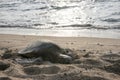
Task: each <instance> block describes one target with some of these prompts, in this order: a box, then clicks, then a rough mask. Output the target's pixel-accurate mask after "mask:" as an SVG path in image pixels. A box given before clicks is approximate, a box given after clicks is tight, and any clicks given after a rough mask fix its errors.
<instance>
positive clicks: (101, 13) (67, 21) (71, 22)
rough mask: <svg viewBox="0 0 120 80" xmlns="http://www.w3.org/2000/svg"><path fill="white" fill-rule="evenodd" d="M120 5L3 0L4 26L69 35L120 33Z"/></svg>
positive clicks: (90, 0) (0, 17)
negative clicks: (100, 32) (60, 32)
mask: <svg viewBox="0 0 120 80" xmlns="http://www.w3.org/2000/svg"><path fill="white" fill-rule="evenodd" d="M119 4H120V0H0V28H1V27H2V28H6V27H10V28H16V27H18V28H24V29H28V28H30V29H39V30H41V29H52V30H69V34H71V33H70V32H71V31H70V30H76V32H77V30H82V29H83V31H84V29H86V30H88V32H89V31H91V32H92V31H94V32H95V30H96V29H97V30H110V32H114V31H115V30H118V31H117V33H118V34H117V35H119V29H120V5H119ZM92 29H95V30H92ZM78 33H79V31H78ZM78 33H77V34H78ZM86 33H87V32H86ZM91 34H93V33H91ZM78 35H79V34H78ZM88 35H89V33H88Z"/></svg>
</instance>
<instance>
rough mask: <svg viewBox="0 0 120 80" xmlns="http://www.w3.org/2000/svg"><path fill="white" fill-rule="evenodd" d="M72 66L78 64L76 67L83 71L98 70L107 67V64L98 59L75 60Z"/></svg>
mask: <svg viewBox="0 0 120 80" xmlns="http://www.w3.org/2000/svg"><path fill="white" fill-rule="evenodd" d="M73 63H74V64H78V65H77V67H80V68H85V69H89V68H100V67H103V66H104V65H108V64H109V63H107V62H104V61H102V60H100V59H91V58H89V59H86V58H85V59H76V60H75V61H74V62H73Z"/></svg>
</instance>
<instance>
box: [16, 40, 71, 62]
mask: <svg viewBox="0 0 120 80" xmlns="http://www.w3.org/2000/svg"><path fill="white" fill-rule="evenodd" d="M63 53H64V50H63V49H62V48H60V47H59V46H58V45H56V44H54V43H52V42H48V41H36V42H34V43H32V44H31V45H28V46H27V47H26V48H25V49H22V50H20V51H19V52H18V54H19V55H21V56H22V57H25V58H34V57H36V58H37V57H41V58H42V59H43V61H50V62H53V63H70V62H71V60H72V57H71V56H69V55H66V54H63Z"/></svg>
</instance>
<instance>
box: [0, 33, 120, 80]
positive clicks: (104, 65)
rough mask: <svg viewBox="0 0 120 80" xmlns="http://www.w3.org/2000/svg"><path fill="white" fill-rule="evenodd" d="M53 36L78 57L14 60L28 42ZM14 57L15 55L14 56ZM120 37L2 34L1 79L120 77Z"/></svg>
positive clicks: (94, 79) (104, 79)
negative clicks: (68, 61) (28, 61)
mask: <svg viewBox="0 0 120 80" xmlns="http://www.w3.org/2000/svg"><path fill="white" fill-rule="evenodd" d="M38 40H50V41H52V42H54V43H56V44H58V45H59V46H60V47H62V48H65V49H66V48H68V49H71V50H72V51H73V52H74V54H75V55H77V58H76V59H74V61H72V63H71V64H59V63H56V64H55V63H49V62H46V63H45V64H39V65H38V64H29V65H21V64H19V63H17V62H15V61H14V58H16V57H13V56H11V55H10V56H7V58H6V57H3V55H4V54H6V53H7V54H12V55H16V54H17V52H18V51H19V50H21V49H23V48H25V47H26V45H28V44H30V43H32V42H34V41H38ZM11 57H12V58H11ZM119 79H120V39H109V38H86V37H78V38H77V37H45V36H25V35H7V34H0V80H119Z"/></svg>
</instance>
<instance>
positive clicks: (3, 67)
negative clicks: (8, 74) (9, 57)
mask: <svg viewBox="0 0 120 80" xmlns="http://www.w3.org/2000/svg"><path fill="white" fill-rule="evenodd" d="M9 67H10V64H8V63H5V62H3V61H0V71H4V70H6V69H7V68H9Z"/></svg>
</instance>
